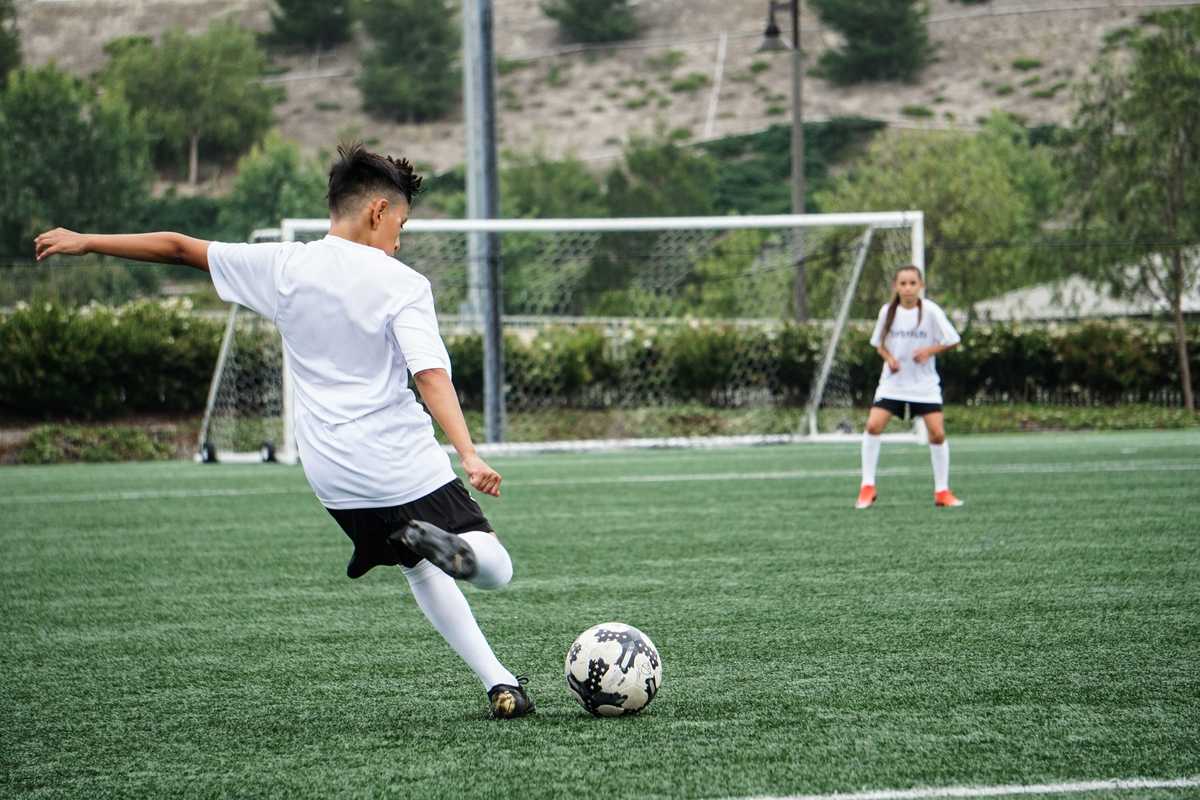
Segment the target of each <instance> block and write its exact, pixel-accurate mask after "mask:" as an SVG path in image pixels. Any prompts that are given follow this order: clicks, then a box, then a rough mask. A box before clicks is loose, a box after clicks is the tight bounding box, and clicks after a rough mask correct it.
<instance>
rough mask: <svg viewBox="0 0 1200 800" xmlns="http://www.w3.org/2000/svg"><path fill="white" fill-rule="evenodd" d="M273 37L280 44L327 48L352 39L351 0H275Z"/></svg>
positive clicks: (272, 24)
mask: <svg viewBox="0 0 1200 800" xmlns="http://www.w3.org/2000/svg"><path fill="white" fill-rule="evenodd" d="M274 5H275V7H274V8H273V9H271V39H272V40H273V41H275V42H277V43H279V44H283V45H292V46H296V47H305V48H309V49H315V50H325V49H328V48H330V47H333V46H334V45H337V44H341V43H342V42H344V41H346V40H348V39H349V38H350V24H351V23H352V22H353V19H352V18H351V15H350V3H349V2H348V0H275V3H274Z"/></svg>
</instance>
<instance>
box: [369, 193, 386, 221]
mask: <svg viewBox="0 0 1200 800" xmlns="http://www.w3.org/2000/svg"><path fill="white" fill-rule="evenodd" d="M388 205H389V204H388V201H387V198H386V197H376V198H375V199H374V200H372V201H371V204H370V205H369V206H368V208H369V209H370V214H371V228H372V229H374V228H378V227H379V225H380V224H381V223H382V222H383V215H384V214H385V213H386V212H387V209H388Z"/></svg>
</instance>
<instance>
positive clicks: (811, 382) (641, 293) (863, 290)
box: [205, 211, 924, 460]
mask: <svg viewBox="0 0 1200 800" xmlns="http://www.w3.org/2000/svg"><path fill="white" fill-rule="evenodd" d="M922 226H923V217H922V215H921V213H920V212H917V211H904V212H886V213H860V214H807V215H781V216H748V217H696V218H682V217H681V218H674V217H671V218H639V219H565V220H410V221H409V222H408V224H407V225H406V226H405V229H404V232H403V233H402V234H401V240H400V251H399V253H398V254H397V257H398V258H400V259H401V260H402V261H404V263H406V264H408V265H409V266H410V267H412V268H413V269H415V270H417V271H418V272H420V273H422V274H423V275H425V276H426V277H427V278H428V279H429V280H430V282H431V283H432V284H433V291H434V298H435V302H436V303H437V310H438V317H439V323H440V326H441V333H442V336H443V338H444V339H445V340H446V344H447V347H448V349H449V350H450V354H451V361H452V364H453V370H454V383H455V386H456V388H457V389H458V391H459V395H460V400H461V401H462V404H463V407H464V410H465V412H466V414H467V417H468V422H469V423H470V425H471V428H472V431H473V433H474V434H475V436H476V438H477V439H479V440H482V439H483V434H484V430H483V416H484V415H483V408H484V405H485V401H486V399H487V398H485V396H484V395H485V391H486V387H485V385H484V384H485V382H484V374H483V372H484V357H483V352H484V344H483V336H484V329H485V326H484V324H483V317H482V315H481V313H480V299H479V292H478V288H479V286H480V283H481V278H480V275H481V272H482V268H483V265H481V264H477V263H472V260H473V255H472V254H473V253H474V252H477V251H475V250H472V249H471V248H470V247H469V240H470V237H471V236H473V235H474V236H478V235H480V234H492V235H494V236H495V237H496V241H497V243H498V248H497V252H498V261H499V274H500V284H501V288H500V296H501V298H502V304H503V307H502V330H503V384H502V390H501V397H500V398H499V399H500V400H501V401H502V408H503V414H502V430H501V431H500V432H498V433H499V435H495V433H497V432H493V431H489V432H488V433H489V434H492V435H490V436H489V438H491V439H493V440H502V441H503V442H505V443H507V444H508V446H510V447H513V448H514V449H522V448H523V447H524V448H536V449H556V448H561V449H586V448H590V447H609V446H614V445H624V446H630V445H633V446H638V445H641V446H656V445H658V446H666V445H683V444H687V445H692V446H706V445H716V444H725V443H756V442H775V441H791V440H797V439H806V438H808V439H810V438H813V437H826V436H836V435H845V434H846V433H851V432H854V431H861V428H862V424H863V421H864V419H865V415H866V406H867V405H869V403H870V399H871V397H870V395H871V392H872V391H873V390H874V386H875V382H876V380H877V379H878V371H877V370H865V369H863V368H862V367H861V366H858V367H855V366H853V365H854V364H859V365H861V364H862V363H864V359H863V358H857V359H855V358H850V357H848V356H849V354H850V353H851V352H853V351H854V349H855V348H864V347H866V348H868V349H869V347H870V346H869V344H868V343H867V337H868V336H869V333H870V323H871V322H873V320H874V318H875V314H876V312H877V311H878V309H879V306H880V304H881V303H883V302H884V301H886V299H887V298H888V296H889V294H890V283H891V276H892V273H893V272H894V270H895V269H896V268H897V267H899V266H903V265H906V264H915V265H917V266H918V267H923V266H924V253H923V249H922V239H923V232H922ZM328 229H329V222H328V221H327V220H299V219H287V220H283V222H282V224H281V227H280V230H279V236H280V238H281V239H282V240H284V241H310V240H313V239H317V238H320V237H322V236H324V235H326V234H327V233H328ZM797 264H799V265H802V267H803V270H804V275H805V281H804V283H805V286H806V288H807V299H808V303H807V305H808V320H807V321H805V322H796V321H795V319H796V316H797V314H796V300H795V292H794V286H795V281H796V274H797ZM227 327H228V329H227V332H226V337H225V339H226V341H225V343H224V344H223V346H222V364H221V365H220V367H219V369H218V370H217V374H216V375H215V376H214V381H213V402H210V407H211V415H206V416H211V420H210V421H209V423H208V424H207V425H206V426H205V427H206V431H207V441H208V442H209V443H210V444H215V449H216V453H217V457H218V458H222V456H221V453H223V452H225V451H227V450H228V451H229V452H244V453H248V454H249V455H247V456H245V457H248V458H251V459H253V458H254V457H255V455H256V454H258V453H259V452H260V451H262V452H263V453H265V452H266V450H265V444H267V443H269V444H270V445H271V447H273V448H274V450H275V456H276V457H277V458H279V459H280V460H286V459H287V458H292V457H294V447H293V446H292V445H291V443H290V442H291V434H290V418H289V417H290V415H289V414H287V413H284V406H285V405H286V404H288V403H289V397H290V390H289V389H288V388H287V373H286V370H284V369H283V359H282V353H281V352H279V344H278V336H277V335H276V336H271V335H268V333H267V331H268V329H269V327H270V326H269V323H267V322H266V321H264V320H261V319H259V318H257V316H256V315H254V314H253V313H252V312H249V311H247V310H245V309H240V310H235V311H231V314H230V320H229V323H228V326H227ZM227 349H228V352H226V350H227ZM252 351H253V353H254V354H253V355H251V352H252ZM866 363H876V362H875V361H870V360H867V361H866ZM226 442H228V444H225V443H226ZM223 460H229V459H227V458H225V459H223Z"/></svg>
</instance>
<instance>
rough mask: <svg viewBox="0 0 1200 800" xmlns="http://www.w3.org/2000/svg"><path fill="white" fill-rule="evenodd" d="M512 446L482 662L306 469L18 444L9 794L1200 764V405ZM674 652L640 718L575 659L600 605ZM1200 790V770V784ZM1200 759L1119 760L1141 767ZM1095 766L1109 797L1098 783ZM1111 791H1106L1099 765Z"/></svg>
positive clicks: (9, 645) (697, 791)
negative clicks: (610, 443)
mask: <svg viewBox="0 0 1200 800" xmlns="http://www.w3.org/2000/svg"><path fill="white" fill-rule="evenodd" d="M951 446H952V452H953V456H952V460H953V466H952V477H953V486H954V488H955V490H956V492H957V493H959V494H960V496H962V497H963V498H964V499H966V500H967V503H968V505H967V506H966V507H965V508H962V509H957V510H935V509H934V508H933V507H932V502H931V500H932V497H931V490H932V487H931V479H930V475H929V457H928V452H927V450H926V449H924V448H920V447H917V446H914V445H885V446H884V451H883V460H882V464H881V473H880V481H879V486H880V491H881V498H880V501H879V503H878V504H877V505H876V507H875V508H873V509H871V510H870V511H867V512H855V511H853V510H852V508H851V505H852V503H853V499H854V495H855V494H856V489H857V483H858V481H857V472H856V470H857V458H858V453H857V448H856V447H854V446H844V445H806V446H795V447H772V448H755V449H739V450H724V451H709V452H703V451H656V452H648V453H646V452H643V453H612V454H602V455H561V456H541V457H526V458H508V459H496V463H495V464H494V466H497V467H498V468H499V469H500V470H501V472H502V473H503V474H504V475H505V484H504V496H503V497H502V498H501V499H500V500H495V501H493V500H487V499H485V500H483V501H482V502H483V505H484V509H485V511H486V513H488V515H489V516H490V517H491V519H492V521H493V522H494V523H495V524H496V526H497V528H498V530H499V531H500V533H501V536H502V538H503V539H504V540H505V542H506V543H507V545H508V546H509V548H510V550H511V552H512V554H513V557H514V560H515V562H516V565H517V571H516V577H515V579H514V582H513V584H512V585H511V586H510V587H507V588H506V589H504V590H501V591H499V592H481V591H477V590H475V589H473V588H471V587H468V588H467V589H466V592H467V595H468V598H469V599H470V601H471V603H472V606H473V608H474V610H475V612H476V615H477V616H478V618H479V620H480V624H481V626H482V627H483V629H484V631H485V632H486V633H487V634H488V636H489V638H490V639H491V641H492V644H493V646H494V648H495V650H496V651H497V654H498V655H499V656H500V658H501V659H502V660H503V661H504V662H505V663H506V664H508V665H509V666H510V667H511V668H513V669H514V671H517V672H528V673H529V674H530V676H531V678H532V682H531V684H530V689H531V692H532V693H533V695H534V697H535V698H536V700H537V701H538V706H539V710H538V713H537V715H536V716H535V717H533V718H531V719H527V720H520V721H513V722H504V723H497V722H493V721H490V720H488V719H486V716H485V710H486V706H485V700H484V697H483V693H482V690H481V687H480V686H479V685H478V684H477V683H476V681H475V679H474V677H473V676H472V675H471V674H470V673H469V672H468V671H467V669H466V668H465V666H463V665H462V664H461V663H460V662H458V660H457V658H456V657H455V656H454V655H453V653H451V651H450V650H449V648H448V647H447V646H446V645H445V644H444V643H443V642H441V640H440V639H438V638H437V636H436V634H435V633H434V632H433V631H432V629H431V628H430V627H429V626H428V624H427V623H426V622H425V620H424V619H423V617H422V616H421V615H420V613H419V611H418V610H417V609H416V608H415V606H414V604H413V602H412V600H411V597H410V596H409V594H408V592H407V589H406V588H405V585H404V581H403V579H402V577H401V576H400V575H399V573H398V572H396V571H394V570H387V569H377V570H375V571H373V572H372V573H370V574H368V575H367V576H366V577H365V578H363V579H361V580H360V581H357V582H352V581H349V580H347V579H346V578H345V577H344V567H345V560H346V558H347V556H348V544H347V540H346V539H345V537H344V536H343V535H342V534H341V533H340V531H339V530H338V528H337V526H336V525H335V524H334V523H333V521H332V520H331V519H330V518H328V516H327V515H326V514H325V512H324V511H323V510H321V509H320V507H319V506H318V505H317V503H316V501H315V500H314V499H313V498H312V496H311V494H310V493H309V491H308V488H307V486H306V484H305V482H304V479H303V477H302V474H301V472H300V470H299V469H295V468H287V467H280V466H232V465H231V466H223V465H218V466H200V465H193V464H186V463H168V464H161V463H160V464H128V465H109V466H91V465H88V466H85V465H73V466H56V467H19V468H18V467H6V468H0V515H2V519H3V522H2V523H0V548H2V549H0V552H2V553H3V556H4V557H3V559H2V560H0V669H2V671H3V674H4V676H5V684H6V690H5V696H4V700H3V703H2V704H0V715H2V716H0V795H3V796H6V797H79V796H88V797H110V796H112V797H115V796H137V797H144V796H195V797H214V796H240V797H251V796H254V797H258V796H281V797H282V796H287V797H331V796H338V797H375V796H381V795H390V796H400V797H480V798H482V797H489V798H494V797H561V796H564V795H579V796H597V795H625V794H630V795H634V796H637V797H743V796H751V795H771V794H774V795H781V794H795V793H810V792H832V791H853V790H857V789H863V788H905V787H911V786H937V785H957V784H1008V783H1041V782H1051V781H1062V780H1093V779H1099V778H1109V777H1129V776H1141V777H1165V778H1171V777H1182V776H1187V775H1193V774H1196V773H1200V742H1198V737H1197V735H1196V733H1197V731H1198V730H1200V704H1198V703H1197V699H1198V698H1200V535H1198V534H1197V532H1196V530H1197V528H1196V524H1195V521H1194V513H1195V512H1194V509H1195V506H1196V503H1197V501H1198V500H1200V481H1198V478H1200V454H1198V453H1200V451H1198V449H1197V448H1198V446H1200V435H1198V434H1197V433H1196V432H1194V431H1174V432H1168V433H1158V434H1149V433H1138V434H1095V435H1065V434H1064V435H1052V434H1042V435H1012V436H991V437H957V438H954V439H952V445H951ZM610 619H615V620H620V621H625V622H629V623H631V624H634V625H637V626H638V627H639V628H641V629H642V630H644V631H645V632H646V633H647V634H649V635H650V636H651V638H653V640H654V642H655V644H656V645H657V646H658V647H659V649H660V651H661V653H662V656H663V659H664V685H663V689H662V691H661V693H660V695H659V696H658V697H657V698H656V699H655V701H654V703H653V704H651V706H650V707H649V708H648V709H647V712H646V713H645V714H644V715H642V716H640V717H633V718H624V719H617V720H595V719H592V718H591V717H589V716H587V715H586V713H585V712H583V710H582V709H580V708H579V707H578V706H576V705H575V704H574V701H573V700H572V699H571V698H570V696H569V695H568V693H567V691H566V689H565V686H564V685H563V683H562V661H563V657H564V655H565V652H566V649H567V647H568V645H569V644H570V642H571V641H572V640H573V638H574V637H575V636H576V635H577V634H578V633H579V632H580V631H582V630H583V629H584V628H586V627H588V626H589V625H592V624H594V623H596V622H602V621H607V620H610ZM1192 791H1193V792H1194V791H1195V790H1192ZM1185 794H1186V792H1180V791H1174V792H1157V791H1149V792H1145V791H1144V792H1120V793H1116V792H1113V793H1103V795H1102V796H1104V797H1108V798H1127V797H1160V796H1162V797H1167V796H1169V797H1181V796H1185ZM1076 796H1079V795H1076ZM1098 796H1100V795H1098Z"/></svg>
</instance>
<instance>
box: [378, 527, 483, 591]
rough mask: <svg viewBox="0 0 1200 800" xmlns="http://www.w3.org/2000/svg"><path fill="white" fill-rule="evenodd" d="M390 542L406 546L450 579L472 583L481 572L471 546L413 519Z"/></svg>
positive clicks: (454, 536)
mask: <svg viewBox="0 0 1200 800" xmlns="http://www.w3.org/2000/svg"><path fill="white" fill-rule="evenodd" d="M388 541H390V542H392V543H393V544H402V545H404V546H405V547H407V548H408V549H409V550H412V551H413V552H414V553H416V554H417V555H419V556H420V557H421V558H424V559H427V560H428V561H429V563H431V564H433V565H434V566H435V567H437V568H438V569H440V570H441V571H442V572H444V573H446V574H447V575H449V576H450V577H451V578H458V579H461V580H468V581H469V580H470V579H471V578H474V577H475V573H476V572H477V571H478V570H479V565H478V564H477V563H476V561H475V551H474V550H472V549H471V546H470V545H469V544H467V543H466V542H464V541H463V540H462V539H461V538H459V537H458V536H456V535H455V534H453V533H449V532H447V531H444V530H442V529H441V528H439V527H438V526H437V525H431V524H430V523H428V522H420V521H418V520H413V521H412V522H410V523H408V524H407V525H405V526H404V527H403V528H401V529H400V530H398V531H393V532H392V533H391V534H389V535H388Z"/></svg>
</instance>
